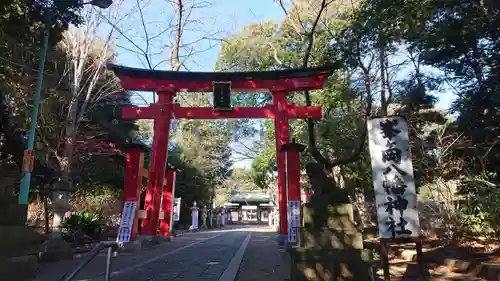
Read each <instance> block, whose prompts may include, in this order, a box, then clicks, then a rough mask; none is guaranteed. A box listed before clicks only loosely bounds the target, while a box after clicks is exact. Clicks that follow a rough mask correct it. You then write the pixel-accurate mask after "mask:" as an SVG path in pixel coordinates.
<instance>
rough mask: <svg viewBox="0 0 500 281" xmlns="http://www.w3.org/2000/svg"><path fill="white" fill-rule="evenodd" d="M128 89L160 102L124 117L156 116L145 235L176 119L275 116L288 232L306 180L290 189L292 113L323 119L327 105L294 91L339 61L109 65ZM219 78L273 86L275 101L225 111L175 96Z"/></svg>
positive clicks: (251, 87)
mask: <svg viewBox="0 0 500 281" xmlns="http://www.w3.org/2000/svg"><path fill="white" fill-rule="evenodd" d="M108 68H110V69H112V70H113V71H114V72H115V74H116V75H117V76H118V77H119V78H120V81H121V84H122V86H123V88H124V89H125V90H132V91H151V92H156V93H157V94H158V103H156V104H152V105H150V106H147V107H126V108H124V110H123V112H122V115H123V118H124V119H154V120H155V126H154V139H153V150H152V155H151V163H150V167H149V176H148V187H147V189H146V202H145V209H146V211H147V213H148V215H147V216H148V217H147V219H145V220H143V222H142V227H143V233H142V234H145V235H156V231H157V225H158V214H159V206H160V198H161V193H160V192H161V189H162V183H163V178H164V177H165V165H166V159H167V153H168V149H167V147H168V137H169V131H170V120H171V119H181V118H186V119H231V118H259V119H260V118H272V119H274V124H275V135H276V158H277V166H278V189H279V197H278V198H279V199H278V201H279V202H278V205H279V211H280V234H282V235H286V234H287V232H288V226H287V201H288V200H300V185H298V184H297V185H294V190H288V192H287V190H286V157H285V152H283V151H281V150H280V147H281V146H282V145H284V144H286V143H289V141H290V140H289V139H290V138H289V132H288V119H294V118H301V119H307V118H311V119H321V118H322V109H321V106H296V105H295V104H293V103H287V95H288V93H290V92H296V91H306V90H315V89H321V88H322V87H323V85H324V83H325V81H326V79H327V78H328V77H329V76H330V75H331V74H332V72H333V70H334V69H335V68H336V66H333V67H332V66H325V67H319V68H305V69H290V70H280V71H267V72H266V71H264V72H174V71H158V70H144V69H137V68H130V67H124V66H119V65H108ZM214 82H230V85H231V91H232V92H247V93H248V92H270V93H271V95H272V98H273V103H272V104H269V105H266V106H264V107H233V108H231V109H230V110H228V111H220V110H216V109H214V108H210V107H181V106H180V105H179V104H175V103H174V102H173V99H174V97H175V95H176V93H177V92H212V91H213V84H214ZM287 193H288V196H287Z"/></svg>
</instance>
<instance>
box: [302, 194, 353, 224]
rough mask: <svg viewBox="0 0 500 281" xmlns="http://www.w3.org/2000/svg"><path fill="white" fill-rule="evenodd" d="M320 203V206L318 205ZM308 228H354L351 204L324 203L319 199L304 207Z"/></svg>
mask: <svg viewBox="0 0 500 281" xmlns="http://www.w3.org/2000/svg"><path fill="white" fill-rule="evenodd" d="M318 205H319V206H318ZM304 226H305V227H306V228H323V227H327V228H334V229H345V230H354V229H356V225H355V223H354V212H353V208H352V205H351V204H326V203H325V204H324V205H321V203H319V202H318V201H316V202H315V204H308V205H307V206H305V207H304Z"/></svg>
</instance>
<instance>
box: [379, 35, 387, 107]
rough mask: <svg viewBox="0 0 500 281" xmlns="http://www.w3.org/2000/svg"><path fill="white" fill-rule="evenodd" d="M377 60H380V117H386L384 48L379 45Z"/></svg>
mask: <svg viewBox="0 0 500 281" xmlns="http://www.w3.org/2000/svg"><path fill="white" fill-rule="evenodd" d="M379 60H380V115H381V116H387V111H388V109H387V107H388V105H389V95H388V88H387V77H386V73H387V72H386V62H385V46H383V45H382V44H381V46H380V50H379Z"/></svg>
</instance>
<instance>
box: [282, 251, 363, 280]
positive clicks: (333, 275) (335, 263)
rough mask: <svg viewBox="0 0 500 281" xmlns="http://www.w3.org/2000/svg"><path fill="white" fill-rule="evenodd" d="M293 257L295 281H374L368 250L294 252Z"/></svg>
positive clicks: (292, 271) (292, 265)
mask: <svg viewBox="0 0 500 281" xmlns="http://www.w3.org/2000/svg"><path fill="white" fill-rule="evenodd" d="M290 255H291V280H292V281H348V280H349V281H351V280H352V281H372V274H371V260H372V259H371V254H370V252H369V251H367V250H359V249H320V248H293V249H291V251H290Z"/></svg>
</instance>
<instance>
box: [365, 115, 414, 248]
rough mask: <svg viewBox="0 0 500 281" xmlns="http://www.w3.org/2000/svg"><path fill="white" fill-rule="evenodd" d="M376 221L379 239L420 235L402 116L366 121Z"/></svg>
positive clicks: (411, 170) (409, 156)
mask: <svg viewBox="0 0 500 281" xmlns="http://www.w3.org/2000/svg"><path fill="white" fill-rule="evenodd" d="M367 125H368V145H369V149H370V156H371V164H372V173H373V186H374V189H375V202H376V205H377V221H378V229H379V235H380V237H381V238H400V237H418V236H420V223H419V219H418V210H417V194H416V190H415V178H414V176H413V165H412V162H411V154H410V147H409V142H408V123H407V122H406V120H405V119H404V118H403V117H401V116H390V117H381V118H374V119H370V120H369V121H368V124H367Z"/></svg>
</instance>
